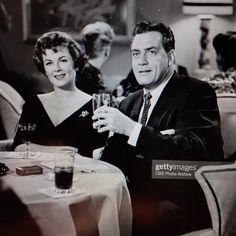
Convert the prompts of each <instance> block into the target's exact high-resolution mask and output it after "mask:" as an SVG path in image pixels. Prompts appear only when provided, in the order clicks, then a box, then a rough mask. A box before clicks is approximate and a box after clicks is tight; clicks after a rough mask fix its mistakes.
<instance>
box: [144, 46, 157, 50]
mask: <svg viewBox="0 0 236 236" xmlns="http://www.w3.org/2000/svg"><path fill="white" fill-rule="evenodd" d="M152 49H156V50H157V47H154V46H152V47H149V48H145V49H144V50H145V51H149V50H152Z"/></svg>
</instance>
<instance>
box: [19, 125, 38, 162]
mask: <svg viewBox="0 0 236 236" xmlns="http://www.w3.org/2000/svg"><path fill="white" fill-rule="evenodd" d="M18 128H19V130H20V131H21V132H22V136H23V142H24V143H25V145H26V152H25V153H23V154H22V155H21V156H23V157H24V158H29V157H30V152H29V149H30V143H31V141H30V137H31V132H33V131H34V130H35V128H36V124H34V123H19V125H18Z"/></svg>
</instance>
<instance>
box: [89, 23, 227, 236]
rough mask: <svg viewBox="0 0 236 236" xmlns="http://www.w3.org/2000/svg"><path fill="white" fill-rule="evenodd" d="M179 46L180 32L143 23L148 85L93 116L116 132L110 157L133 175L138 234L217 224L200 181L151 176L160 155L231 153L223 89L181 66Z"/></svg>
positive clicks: (140, 56)
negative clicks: (181, 71)
mask: <svg viewBox="0 0 236 236" xmlns="http://www.w3.org/2000/svg"><path fill="white" fill-rule="evenodd" d="M174 44H175V40H174V35H173V33H172V31H171V29H170V28H169V27H167V26H165V25H164V24H162V23H159V24H151V23H149V22H140V23H138V24H137V25H136V27H135V29H134V31H133V37H132V43H131V53H132V68H133V71H134V74H135V77H136V79H137V81H138V83H139V84H140V85H142V86H143V90H140V91H137V92H135V93H133V94H132V95H130V96H128V97H127V98H126V99H125V100H123V101H122V103H121V105H120V110H118V109H115V108H112V107H105V106H104V107H101V108H99V109H97V110H96V111H95V113H94V116H93V119H94V127H95V128H98V132H105V131H108V130H109V131H112V132H113V133H114V135H112V136H111V137H110V138H109V140H108V142H107V145H106V147H105V149H104V152H103V156H102V159H103V160H105V161H107V162H110V163H112V164H115V165H116V166H118V167H119V168H120V169H121V170H122V171H123V172H124V174H125V175H126V177H127V183H128V186H129V190H130V194H131V200H132V206H133V213H134V219H133V221H134V223H133V235H163V236H170V235H180V234H183V233H186V232H190V231H192V230H197V229H202V228H205V227H206V228H207V227H210V218H209V212H208V209H207V205H206V201H205V198H204V196H203V193H202V191H201V189H200V186H199V185H198V184H197V182H196V181H195V180H186V179H185V180H178V179H153V178H152V175H151V171H152V160H153V159H158V160H194V161H213V160H222V158H223V151H222V137H221V131H220V117H219V111H218V107H217V102H216V95H215V92H214V90H213V89H212V88H211V87H210V86H209V85H208V84H206V83H204V82H202V81H199V80H195V79H193V78H190V77H186V76H183V77H180V76H179V75H178V74H177V73H176V72H175V70H174V64H175V55H174V48H175V45H174ZM149 92H150V94H151V99H150V101H149V100H148V99H147V98H146V97H147V95H148V94H149ZM146 94H147V95H146ZM149 97H150V96H149ZM143 100H144V103H146V104H147V105H148V106H149V110H148V113H146V107H148V106H146V105H145V104H143ZM146 114H147V115H146ZM145 116H147V118H148V120H147V121H145V118H146V117H145ZM140 123H142V124H140Z"/></svg>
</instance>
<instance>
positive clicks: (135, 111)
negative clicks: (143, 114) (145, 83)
mask: <svg viewBox="0 0 236 236" xmlns="http://www.w3.org/2000/svg"><path fill="white" fill-rule="evenodd" d="M142 104H143V90H141V91H140V92H139V94H138V96H137V97H136V99H135V102H134V106H133V108H132V110H131V111H130V118H132V119H133V120H135V121H138V117H139V113H140V110H141V107H142Z"/></svg>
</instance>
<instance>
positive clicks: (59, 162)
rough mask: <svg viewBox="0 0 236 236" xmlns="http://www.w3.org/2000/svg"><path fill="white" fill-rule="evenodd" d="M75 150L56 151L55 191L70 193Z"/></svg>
mask: <svg viewBox="0 0 236 236" xmlns="http://www.w3.org/2000/svg"><path fill="white" fill-rule="evenodd" d="M74 157H75V152H73V151H68V152H65V153H57V156H56V158H55V162H54V173H55V191H56V193H71V190H72V184H73V173H74Z"/></svg>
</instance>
